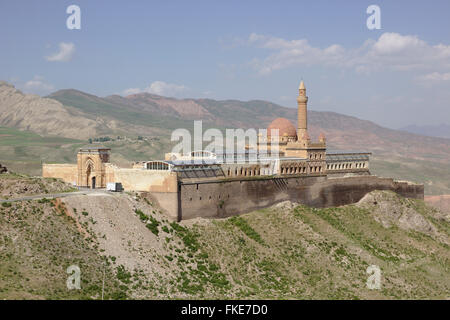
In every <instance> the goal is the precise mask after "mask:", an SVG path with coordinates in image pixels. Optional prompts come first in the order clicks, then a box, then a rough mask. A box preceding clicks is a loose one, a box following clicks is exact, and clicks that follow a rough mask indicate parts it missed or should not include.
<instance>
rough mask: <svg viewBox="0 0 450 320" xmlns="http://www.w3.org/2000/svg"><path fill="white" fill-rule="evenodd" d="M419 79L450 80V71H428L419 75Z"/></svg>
mask: <svg viewBox="0 0 450 320" xmlns="http://www.w3.org/2000/svg"><path fill="white" fill-rule="evenodd" d="M418 80H421V81H433V82H441V81H449V80H450V72H446V73H439V72H432V73H428V74H425V75H423V76H420V77H418Z"/></svg>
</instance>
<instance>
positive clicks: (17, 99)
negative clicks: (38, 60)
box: [0, 82, 450, 161]
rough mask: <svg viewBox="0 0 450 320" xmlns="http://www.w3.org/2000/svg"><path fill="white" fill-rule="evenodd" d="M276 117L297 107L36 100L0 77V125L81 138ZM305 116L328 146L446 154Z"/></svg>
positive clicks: (152, 98)
mask: <svg viewBox="0 0 450 320" xmlns="http://www.w3.org/2000/svg"><path fill="white" fill-rule="evenodd" d="M311 107H314V106H310V108H311ZM277 117H285V118H288V119H290V120H291V121H292V122H293V123H294V124H295V123H296V118H297V111H296V109H294V108H286V107H282V106H279V105H277V104H274V103H271V102H268V101H262V100H252V101H238V100H223V101H217V100H212V99H175V98H167V97H162V96H158V95H153V94H149V93H139V94H133V95H129V96H126V97H122V96H119V95H112V96H107V97H98V96H95V95H92V94H88V93H85V92H81V91H78V90H74V89H68V90H60V91H57V92H54V93H52V94H50V95H49V96H48V97H45V98H42V97H39V96H36V95H27V94H23V93H22V92H20V91H19V90H17V89H15V88H14V87H13V86H12V85H10V84H8V83H5V82H1V83H0V125H3V126H7V127H14V128H19V129H22V130H30V131H33V132H36V133H38V134H41V135H55V136H61V137H66V138H76V139H81V140H87V139H88V138H90V137H92V138H93V137H97V136H100V135H121V134H125V135H143V136H165V137H167V136H170V132H171V131H172V130H173V129H175V128H191V127H192V125H193V120H203V121H204V127H205V128H207V127H217V128H219V129H224V128H266V127H267V125H268V124H269V123H270V122H271V121H272V120H273V119H275V118H277ZM308 117H309V119H308V120H309V126H310V133H311V135H312V137H313V139H314V138H315V137H317V136H318V135H319V134H320V132H324V133H325V135H326V137H327V141H328V145H329V147H330V148H335V149H341V150H343V149H345V150H368V151H373V152H376V153H377V154H378V155H389V156H390V157H391V156H399V157H413V158H415V159H421V160H430V159H433V160H436V161H440V160H442V161H448V159H450V139H445V138H435V137H428V136H423V135H419V134H414V133H408V132H405V131H400V130H392V129H388V128H384V127H381V126H379V125H377V124H375V123H373V122H370V121H367V120H361V119H358V118H355V117H350V116H346V115H342V114H338V113H334V112H317V111H311V110H310V111H308Z"/></svg>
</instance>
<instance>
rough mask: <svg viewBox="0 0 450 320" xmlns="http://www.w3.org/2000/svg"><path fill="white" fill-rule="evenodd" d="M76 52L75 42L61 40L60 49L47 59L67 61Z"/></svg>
mask: <svg viewBox="0 0 450 320" xmlns="http://www.w3.org/2000/svg"><path fill="white" fill-rule="evenodd" d="M74 53H75V45H74V44H73V43H71V42H60V43H59V51H58V52H56V53H54V54H52V55H50V56H47V57H45V58H46V59H47V61H60V62H66V61H70V60H71V59H72V56H73V54H74Z"/></svg>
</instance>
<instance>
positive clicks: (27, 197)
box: [0, 189, 110, 203]
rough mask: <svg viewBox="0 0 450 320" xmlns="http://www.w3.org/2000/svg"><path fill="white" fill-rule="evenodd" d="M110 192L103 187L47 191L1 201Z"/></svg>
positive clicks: (0, 200)
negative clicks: (60, 191) (55, 191)
mask: <svg viewBox="0 0 450 320" xmlns="http://www.w3.org/2000/svg"><path fill="white" fill-rule="evenodd" d="M93 193H97V194H110V192H107V191H105V190H102V189H94V190H92V189H86V190H80V191H74V192H63V193H47V194H36V195H31V196H24V197H19V198H12V199H0V203H3V202H15V201H27V200H40V199H44V198H47V199H52V198H65V197H70V196H75V195H87V194H93Z"/></svg>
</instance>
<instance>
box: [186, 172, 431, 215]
mask: <svg viewBox="0 0 450 320" xmlns="http://www.w3.org/2000/svg"><path fill="white" fill-rule="evenodd" d="M180 188H181V194H180V210H181V212H179V213H178V218H179V219H180V218H181V219H191V218H195V217H204V218H221V217H228V216H233V215H238V214H242V213H245V212H250V211H253V210H257V209H260V208H265V207H268V206H271V205H273V204H276V203H278V202H281V201H286V200H290V201H293V202H299V203H302V204H305V205H308V206H312V207H331V206H340V205H345V204H350V203H355V202H357V201H359V200H360V199H361V198H362V197H363V196H364V195H365V194H367V193H368V192H370V191H373V190H392V191H394V192H396V193H398V194H400V195H402V196H404V197H409V198H418V199H423V194H424V188H423V185H417V184H411V183H407V182H398V181H394V180H393V179H391V178H380V177H376V176H357V177H345V178H344V177H342V178H329V179H327V177H323V176H322V177H319V176H317V177H289V178H271V179H253V180H251V179H246V180H226V181H214V182H205V183H189V184H181V186H180Z"/></svg>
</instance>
